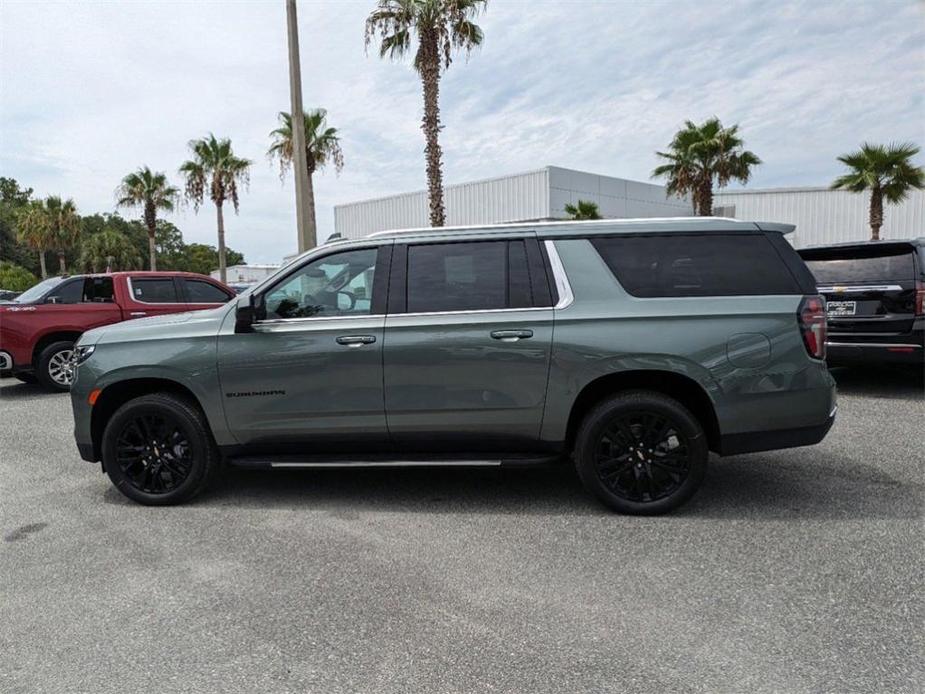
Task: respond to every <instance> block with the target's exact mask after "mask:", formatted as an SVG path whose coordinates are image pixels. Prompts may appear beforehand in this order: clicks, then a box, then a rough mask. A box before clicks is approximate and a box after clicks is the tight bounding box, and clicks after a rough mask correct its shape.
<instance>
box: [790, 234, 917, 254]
mask: <svg viewBox="0 0 925 694" xmlns="http://www.w3.org/2000/svg"><path fill="white" fill-rule="evenodd" d="M897 244H902V245H905V244H909V245H911V246H925V236H919V237H916V238H912V239H880V240H879V241H871V240H870V239H868V240H866V241H842V242H841V243H824V244H819V245H816V246H806V247H804V248H801V249H799V250H800V251H824V250H827V249H829V248H832V249H836V248H873V247H875V246H893V245H897Z"/></svg>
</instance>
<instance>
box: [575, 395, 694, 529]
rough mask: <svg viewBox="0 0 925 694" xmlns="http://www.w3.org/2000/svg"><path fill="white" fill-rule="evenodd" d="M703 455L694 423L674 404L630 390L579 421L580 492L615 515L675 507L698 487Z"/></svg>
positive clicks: (680, 406)
mask: <svg viewBox="0 0 925 694" xmlns="http://www.w3.org/2000/svg"><path fill="white" fill-rule="evenodd" d="M708 457H709V450H708V446H707V440H706V435H705V434H704V431H703V427H702V426H701V425H700V422H698V421H697V419H696V418H695V417H694V416H693V415H692V414H691V413H690V411H688V409H687V408H686V407H684V406H683V405H682V404H681V403H679V402H678V401H677V400H674V399H672V398H669V397H667V396H665V395H662V394H661V393H655V392H651V391H630V392H626V393H621V394H620V395H617V396H615V397H612V398H609V399H607V400H604V401H603V402H601V403H599V404H598V405H597V406H596V407H594V409H592V410H591V412H590V413H588V415H587V416H586V417H585V419H584V421H583V422H582V424H581V428H580V429H579V431H578V435H577V438H576V445H575V464H576V467H577V469H578V475H579V477H580V478H581V481H582V483H583V484H584V486H585V488H586V489H587V490H588V491H590V492H591V493H592V494H594V495H595V496H596V497H597V498H598V499H600V500H601V501H603V502H604V503H605V504H606V505H607V506H609V507H610V508H612V509H613V510H615V511H619V512H620V513H629V514H634V515H655V514H659V513H665V512H667V511H670V510H672V509H674V508H677V507H678V506H680V505H681V504H683V503H684V502H685V501H687V500H688V499H689V498H690V497H691V496H692V495H693V494H694V492H695V491H696V490H697V488H698V487H699V486H700V484H701V482H702V481H703V478H704V475H705V474H706V469H707V459H708Z"/></svg>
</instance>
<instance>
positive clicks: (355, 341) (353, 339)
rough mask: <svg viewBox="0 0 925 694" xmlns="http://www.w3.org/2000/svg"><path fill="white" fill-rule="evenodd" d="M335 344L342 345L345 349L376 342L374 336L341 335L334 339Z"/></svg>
mask: <svg viewBox="0 0 925 694" xmlns="http://www.w3.org/2000/svg"><path fill="white" fill-rule="evenodd" d="M335 340H336V341H337V344H339V345H344V346H345V347H362V346H363V345H371V344H372V343H373V342H375V341H376V336H375V335H341V336H340V337H338V338H335Z"/></svg>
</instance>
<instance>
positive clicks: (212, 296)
mask: <svg viewBox="0 0 925 694" xmlns="http://www.w3.org/2000/svg"><path fill="white" fill-rule="evenodd" d="M185 282H186V296H187V299H188V300H189V302H190V303H191V304H223V303H225V302H226V301H228V299H229V298H230V297H229V296H228V295H227V294H226V293H225V292H223V291H222V290H221V289H219V288H218V287H216V286H215V285H214V284H212V283H211V282H206V281H205V280H185Z"/></svg>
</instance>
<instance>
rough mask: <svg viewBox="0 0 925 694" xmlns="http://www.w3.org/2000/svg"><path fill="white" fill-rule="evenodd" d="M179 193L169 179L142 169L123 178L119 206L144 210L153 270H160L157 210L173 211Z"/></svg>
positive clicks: (149, 254)
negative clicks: (158, 268)
mask: <svg viewBox="0 0 925 694" xmlns="http://www.w3.org/2000/svg"><path fill="white" fill-rule="evenodd" d="M179 192H180V191H179V190H177V189H176V188H174V187H173V186H172V185H170V184H169V183H168V182H167V176H166V175H165V174H163V173H161V172H154V171H151V169H149V168H148V167H147V166H143V167H141V168H140V169H138V170H137V171H134V172H132V173H130V174H129V175H128V176H126V177H125V178H123V179H122V183H121V184H120V185H119V189H118V190H117V191H116V195H117V196H118V201H117V202H116V205H117V206H119V207H141V208H142V216H143V219H144V223H145V227H147V229H148V257H149V259H150V265H151V269H152V270H157V257H156V253H155V244H154V232H155V231H156V230H157V211H158V210H164V211H165V212H171V211H172V210H173V208H174V204H175V202H176V200H177V196H178V194H179Z"/></svg>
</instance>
